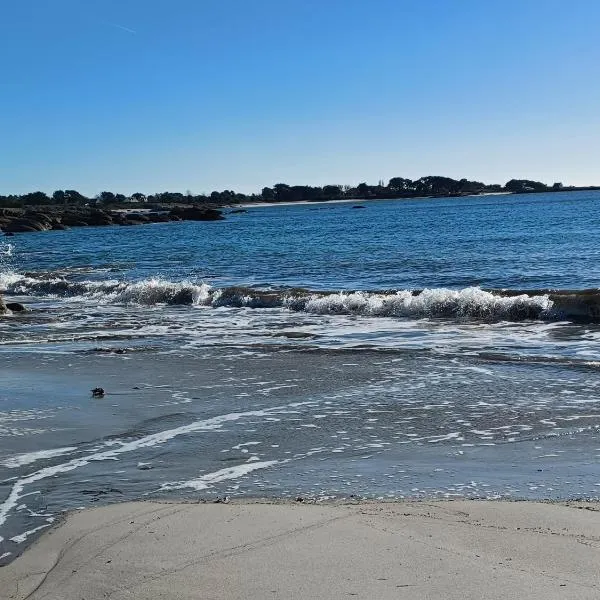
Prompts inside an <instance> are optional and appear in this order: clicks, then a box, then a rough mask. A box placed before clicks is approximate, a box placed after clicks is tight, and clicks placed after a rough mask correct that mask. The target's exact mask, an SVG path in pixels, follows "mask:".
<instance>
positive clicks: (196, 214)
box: [171, 206, 225, 221]
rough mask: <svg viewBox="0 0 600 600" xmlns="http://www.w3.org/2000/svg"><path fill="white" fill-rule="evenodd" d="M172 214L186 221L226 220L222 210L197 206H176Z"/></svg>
mask: <svg viewBox="0 0 600 600" xmlns="http://www.w3.org/2000/svg"><path fill="white" fill-rule="evenodd" d="M171 214H173V215H176V216H178V217H180V218H181V219H183V220H184V221H221V220H223V219H224V218H225V217H223V214H222V213H221V211H220V210H217V209H215V208H200V207H196V206H186V207H181V206H176V207H175V208H173V209H172V210H171Z"/></svg>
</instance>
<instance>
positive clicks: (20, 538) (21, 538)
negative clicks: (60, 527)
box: [10, 523, 51, 544]
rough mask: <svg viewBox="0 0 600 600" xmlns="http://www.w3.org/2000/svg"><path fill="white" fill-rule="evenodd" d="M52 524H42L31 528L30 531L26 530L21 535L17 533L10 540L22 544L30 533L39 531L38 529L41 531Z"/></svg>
mask: <svg viewBox="0 0 600 600" xmlns="http://www.w3.org/2000/svg"><path fill="white" fill-rule="evenodd" d="M50 525H51V523H47V524H46V525H40V526H39V527H35V528H34V529H30V530H29V531H26V532H25V533H21V534H19V535H15V536H14V537H11V538H10V541H11V542H15V544H22V543H23V542H24V541H25V540H26V539H27V538H28V537H29V536H30V535H33V534H34V533H37V532H38V531H41V530H42V529H46V528H47V527H50Z"/></svg>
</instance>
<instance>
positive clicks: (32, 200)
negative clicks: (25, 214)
mask: <svg viewBox="0 0 600 600" xmlns="http://www.w3.org/2000/svg"><path fill="white" fill-rule="evenodd" d="M21 201H22V202H23V204H30V205H36V204H51V202H50V198H49V197H48V196H47V195H46V194H45V193H44V192H31V193H30V194H25V195H24V196H21Z"/></svg>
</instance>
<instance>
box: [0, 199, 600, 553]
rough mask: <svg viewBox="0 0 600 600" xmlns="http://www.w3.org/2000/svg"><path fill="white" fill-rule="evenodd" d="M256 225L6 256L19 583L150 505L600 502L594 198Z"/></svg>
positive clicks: (323, 214)
mask: <svg viewBox="0 0 600 600" xmlns="http://www.w3.org/2000/svg"><path fill="white" fill-rule="evenodd" d="M245 210H246V211H245V212H238V211H233V210H232V209H225V210H224V213H225V217H226V218H225V220H223V221H217V222H170V223H158V224H148V225H140V226H135V227H118V226H114V227H113V226H111V227H79V228H74V229H72V230H69V231H51V232H40V233H27V234H21V235H16V236H14V237H2V238H0V291H2V293H3V295H4V297H5V299H6V300H7V301H13V302H20V303H22V304H24V305H25V306H26V307H27V308H28V311H27V312H25V313H14V314H9V315H7V316H4V317H0V564H6V563H8V562H10V561H11V560H13V559H14V558H15V557H16V556H18V555H19V554H20V553H21V552H22V551H23V550H24V549H25V548H26V547H27V545H28V544H29V543H31V542H32V541H33V540H34V539H35V538H36V536H38V535H39V534H40V533H42V532H43V531H45V530H47V529H48V528H49V527H51V526H52V525H53V524H54V523H56V522H57V521H58V520H60V518H61V516H62V515H64V514H65V512H67V511H72V510H79V509H83V508H86V507H90V506H98V505H102V504H107V503H112V502H122V501H127V500H133V499H150V500H151V499H166V500H187V501H198V502H204V501H208V502H212V501H221V502H226V501H227V500H228V499H234V500H235V499H239V498H247V499H259V498H260V499H263V498H267V499H282V500H288V501H297V502H327V501H338V500H342V501H347V500H360V499H372V500H377V499H379V500H392V501H393V500H402V499H453V498H467V499H468V498H478V499H481V498H486V499H527V500H569V499H582V498H585V499H598V497H599V496H600V290H599V289H598V288H599V287H600V193H599V192H594V191H591V192H561V193H551V194H527V195H489V196H477V197H463V198H445V199H444V198H430V199H411V200H386V201H376V200H369V201H352V202H334V203H308V204H292V205H279V206H275V205H269V206H254V207H248V208H247V209H245ZM94 388H102V389H103V390H104V394H103V395H94V394H93V393H92V390H93V389H94Z"/></svg>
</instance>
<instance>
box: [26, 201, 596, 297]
mask: <svg viewBox="0 0 600 600" xmlns="http://www.w3.org/2000/svg"><path fill="white" fill-rule="evenodd" d="M354 205H355V204H353V203H340V204H327V205H322V204H316V205H314V204H313V205H291V206H278V207H265V208H251V209H249V212H248V213H246V214H234V215H230V216H229V217H228V218H227V220H226V221H222V222H216V223H208V224H207V223H195V222H185V223H168V224H157V225H151V226H145V227H135V228H119V227H109V228H89V229H88V228H83V229H81V228H79V229H73V230H72V231H66V232H51V233H47V232H45V233H41V234H32V235H29V236H21V237H19V238H18V239H16V241H15V242H14V243H15V244H16V247H17V253H18V257H17V260H16V263H17V266H18V268H19V269H21V270H33V271H42V270H46V271H50V270H55V269H60V268H65V269H69V268H72V267H74V266H78V267H90V268H91V269H92V271H93V269H95V268H99V267H105V268H108V269H109V273H111V274H112V276H115V277H122V278H125V279H132V280H139V279H144V278H149V277H155V276H162V277H164V278H166V279H173V280H180V279H184V278H190V279H193V280H203V281H207V282H209V283H213V282H214V283H219V284H222V285H232V284H233V285H248V284H251V285H256V286H268V285H270V286H301V287H305V288H309V289H316V290H338V289H344V290H345V289H362V290H371V289H390V288H393V289H399V288H426V287H452V288H461V287H468V286H482V287H485V288H505V287H506V288H513V289H538V288H558V289H568V288H573V289H584V288H590V287H597V286H598V285H599V282H600V267H599V266H598V265H599V260H598V259H599V258H600V245H599V244H598V241H599V228H600V193H598V192H580V193H557V194H532V195H514V196H511V195H508V196H485V197H473V198H461V199H420V200H395V201H370V202H364V203H363V205H364V206H367V208H365V209H364V210H357V209H353V208H352V207H353V206H354ZM149 229H151V231H149ZM95 276H96V277H98V276H102V277H104V276H105V275H99V274H97V273H96V274H95Z"/></svg>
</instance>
